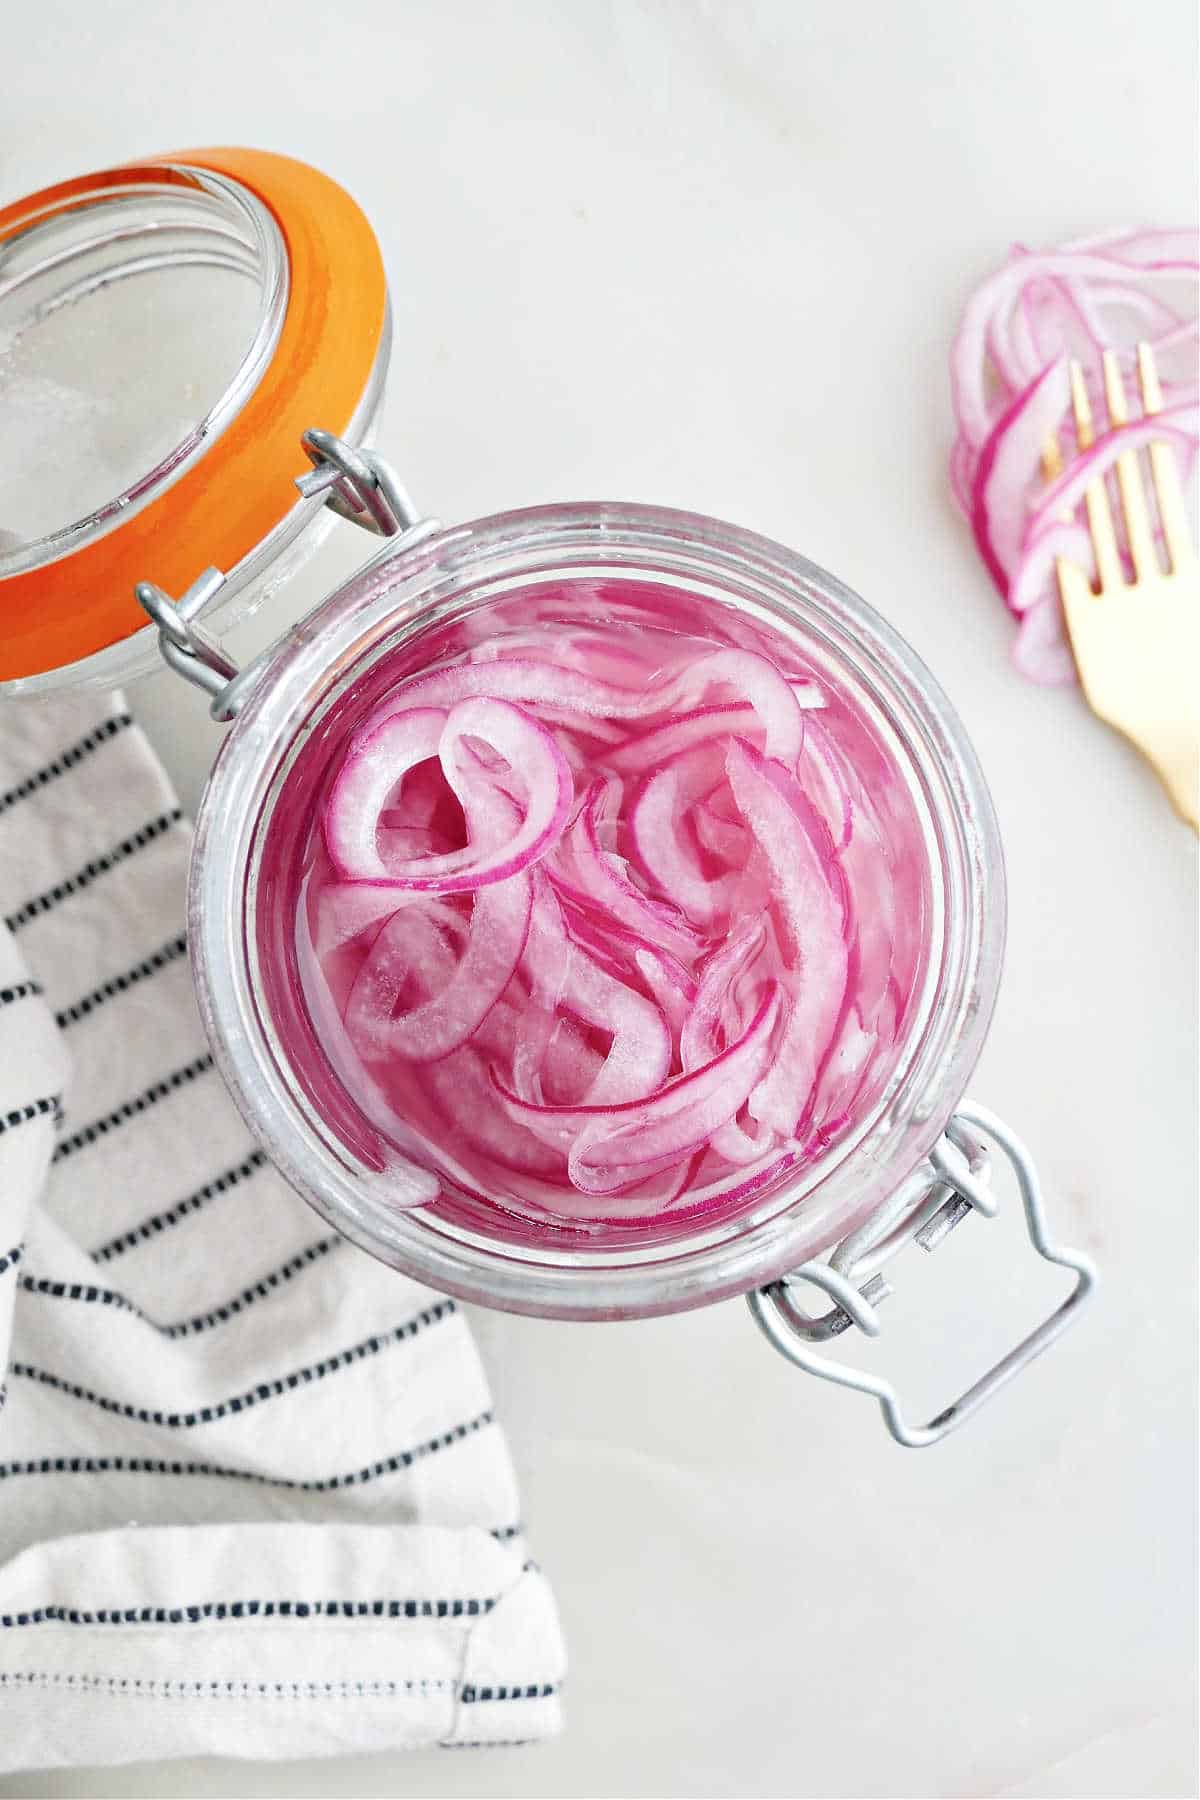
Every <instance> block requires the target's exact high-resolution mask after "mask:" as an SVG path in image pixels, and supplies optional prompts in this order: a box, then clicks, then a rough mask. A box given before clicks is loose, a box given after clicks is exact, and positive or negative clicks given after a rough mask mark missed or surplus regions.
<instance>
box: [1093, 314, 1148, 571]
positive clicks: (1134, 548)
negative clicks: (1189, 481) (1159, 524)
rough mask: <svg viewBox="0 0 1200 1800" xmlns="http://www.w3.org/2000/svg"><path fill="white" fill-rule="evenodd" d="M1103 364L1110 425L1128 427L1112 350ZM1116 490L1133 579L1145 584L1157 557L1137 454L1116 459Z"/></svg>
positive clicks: (1128, 453)
mask: <svg viewBox="0 0 1200 1800" xmlns="http://www.w3.org/2000/svg"><path fill="white" fill-rule="evenodd" d="M1103 362H1104V394H1105V398H1106V400H1107V401H1108V419H1109V423H1110V425H1127V424H1128V422H1129V408H1128V406H1127V404H1126V401H1125V386H1124V383H1123V382H1122V380H1121V365H1120V364H1119V363H1118V361H1117V358H1116V354H1115V352H1113V351H1112V350H1106V351H1105V352H1104V357H1103ZM1117 486H1118V487H1119V488H1120V490H1121V510H1122V512H1123V513H1124V514H1125V532H1126V535H1127V537H1128V539H1129V554H1130V556H1131V557H1132V558H1133V572H1134V576H1135V577H1136V579H1137V580H1138V581H1148V580H1149V579H1150V577H1151V576H1153V575H1157V574H1158V572H1159V570H1158V557H1157V555H1156V554H1155V550H1154V533H1153V532H1152V531H1151V529H1150V513H1149V510H1148V509H1147V506H1146V490H1145V488H1144V487H1143V486H1142V471H1141V469H1140V468H1139V467H1138V459H1137V451H1136V450H1124V451H1122V453H1121V455H1120V456H1118V458H1117Z"/></svg>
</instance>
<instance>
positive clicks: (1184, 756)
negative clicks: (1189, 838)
mask: <svg viewBox="0 0 1200 1800" xmlns="http://www.w3.org/2000/svg"><path fill="white" fill-rule="evenodd" d="M1135 742H1136V743H1137V747H1138V749H1139V750H1141V751H1142V753H1143V754H1144V755H1145V756H1146V757H1148V759H1149V760H1150V761H1151V762H1152V763H1153V764H1154V767H1155V768H1156V769H1157V771H1158V773H1159V775H1160V777H1161V779H1162V784H1163V786H1164V787H1165V788H1166V790H1167V792H1168V794H1169V795H1170V796H1171V804H1172V805H1173V806H1174V808H1175V811H1176V812H1177V813H1178V814H1179V816H1180V818H1181V819H1186V820H1187V822H1188V824H1189V825H1190V826H1191V827H1192V830H1193V831H1200V742H1198V741H1197V733H1196V731H1195V730H1194V729H1192V728H1189V726H1187V725H1186V724H1184V725H1176V726H1174V727H1172V726H1171V724H1170V723H1169V722H1168V721H1165V720H1162V721H1157V720H1156V721H1155V722H1154V723H1153V724H1151V725H1147V724H1142V725H1140V726H1139V729H1138V736H1137V738H1136V740H1135Z"/></svg>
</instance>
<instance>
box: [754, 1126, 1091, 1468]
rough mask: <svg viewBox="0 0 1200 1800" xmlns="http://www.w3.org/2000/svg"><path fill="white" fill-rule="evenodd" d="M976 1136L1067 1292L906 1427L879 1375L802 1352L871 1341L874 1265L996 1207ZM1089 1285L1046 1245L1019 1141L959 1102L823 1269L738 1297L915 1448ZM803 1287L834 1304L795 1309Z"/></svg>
mask: <svg viewBox="0 0 1200 1800" xmlns="http://www.w3.org/2000/svg"><path fill="white" fill-rule="evenodd" d="M977 1132H981V1133H982V1134H983V1136H984V1138H986V1139H990V1140H991V1141H992V1142H993V1143H995V1144H996V1145H997V1146H998V1147H999V1148H1000V1149H1001V1150H1002V1151H1003V1152H1004V1155H1005V1156H1006V1158H1007V1159H1008V1162H1009V1163H1010V1164H1011V1166H1012V1169H1013V1172H1014V1174H1015V1176H1016V1180H1017V1187H1018V1190H1019V1192H1020V1196H1021V1204H1022V1208H1023V1211H1024V1216H1025V1228H1026V1231H1027V1233H1028V1236H1029V1241H1030V1243H1031V1244H1032V1245H1033V1248H1034V1249H1035V1250H1036V1251H1037V1253H1038V1255H1039V1256H1041V1257H1043V1258H1044V1259H1045V1260H1046V1261H1047V1262H1051V1263H1057V1264H1058V1265H1060V1266H1061V1267H1062V1268H1064V1269H1072V1270H1074V1272H1075V1277H1076V1279H1075V1285H1074V1287H1073V1288H1072V1289H1071V1292H1070V1293H1069V1294H1068V1295H1067V1297H1066V1299H1065V1300H1064V1301H1063V1302H1062V1304H1061V1305H1060V1306H1059V1307H1058V1308H1057V1309H1056V1311H1054V1312H1053V1313H1051V1314H1050V1316H1049V1317H1048V1318H1046V1319H1043V1321H1042V1323H1041V1324H1040V1325H1038V1326H1037V1327H1036V1328H1035V1329H1034V1330H1033V1331H1031V1332H1030V1333H1029V1335H1028V1337H1025V1338H1023V1339H1022V1340H1021V1342H1020V1343H1019V1344H1017V1345H1015V1346H1014V1348H1013V1349H1012V1350H1010V1351H1009V1352H1008V1354H1007V1355H1006V1356H1003V1357H1001V1359H1000V1361H999V1362H998V1363H996V1364H995V1365H994V1367H992V1368H991V1369H989V1370H988V1371H987V1373H986V1374H984V1375H982V1376H981V1377H980V1378H979V1380H978V1381H976V1382H975V1383H973V1385H972V1386H971V1387H969V1388H967V1390H966V1391H965V1393H962V1394H960V1395H959V1397H958V1399H957V1400H954V1401H952V1402H951V1404H950V1405H949V1406H947V1407H945V1408H944V1409H943V1411H942V1412H940V1413H938V1414H937V1415H936V1417H934V1418H932V1419H930V1420H929V1422H928V1424H925V1425H913V1424H910V1423H909V1422H908V1420H907V1419H906V1418H905V1417H904V1414H903V1413H902V1411H901V1408H900V1402H899V1399H898V1397H897V1394H896V1390H895V1388H894V1387H893V1385H892V1383H891V1382H890V1381H888V1380H887V1379H886V1378H885V1377H884V1376H881V1375H873V1374H871V1373H870V1371H868V1370H865V1369H855V1368H852V1367H851V1366H850V1365H849V1364H848V1363H840V1362H834V1361H832V1360H831V1359H830V1358H829V1357H826V1356H821V1355H818V1354H817V1352H816V1351H814V1350H811V1349H809V1348H808V1346H809V1344H811V1343H819V1342H822V1341H825V1340H827V1339H829V1338H831V1337H834V1336H836V1335H837V1334H838V1333H840V1332H842V1331H845V1330H848V1329H849V1328H850V1326H851V1325H856V1326H857V1327H858V1329H859V1330H860V1331H862V1332H863V1333H864V1334H865V1335H866V1336H867V1337H878V1336H879V1332H880V1324H879V1317H878V1314H877V1313H876V1311H875V1308H876V1306H877V1305H878V1304H879V1303H880V1301H881V1300H884V1299H886V1298H887V1296H888V1294H890V1292H891V1289H890V1288H889V1286H888V1284H887V1282H886V1281H884V1279H883V1277H882V1276H881V1275H880V1274H879V1273H878V1265H879V1263H880V1262H881V1261H882V1260H885V1259H886V1258H887V1257H889V1256H891V1255H893V1254H894V1253H895V1251H896V1250H897V1249H899V1248H900V1247H901V1245H902V1244H904V1243H907V1242H909V1241H911V1240H914V1239H915V1241H916V1242H918V1243H919V1244H920V1245H921V1246H922V1248H923V1249H925V1250H933V1249H936V1247H937V1245H938V1244H940V1243H942V1242H943V1241H944V1239H945V1238H946V1236H947V1235H948V1234H949V1232H950V1231H952V1230H953V1229H954V1227H955V1226H956V1225H958V1224H959V1223H961V1221H962V1220H963V1219H964V1218H966V1217H967V1216H968V1214H970V1213H972V1212H977V1213H981V1214H982V1215H983V1216H984V1217H985V1218H990V1217H992V1216H993V1215H994V1214H995V1212H996V1211H997V1200H996V1197H995V1195H994V1194H993V1193H992V1191H991V1190H990V1188H989V1187H988V1185H987V1174H988V1167H987V1153H986V1150H985V1148H984V1146H983V1144H981V1143H980V1142H979V1140H978V1138H977V1137H976V1135H975V1134H976V1133H977ZM931 1172H932V1179H931ZM864 1277H865V1278H866V1279H865V1280H864ZM1096 1280H1097V1277H1096V1271H1095V1268H1094V1266H1093V1264H1092V1263H1091V1261H1090V1260H1089V1259H1088V1258H1087V1257H1086V1256H1081V1255H1080V1254H1079V1252H1078V1251H1075V1250H1067V1249H1063V1248H1061V1247H1060V1246H1059V1245H1057V1244H1054V1243H1052V1242H1051V1240H1050V1237H1049V1235H1048V1233H1047V1229H1046V1216H1045V1209H1044V1207H1043V1204H1042V1192H1041V1184H1040V1182H1039V1180H1038V1175H1037V1170H1036V1168H1035V1166H1034V1163H1033V1159H1032V1157H1031V1156H1030V1154H1029V1152H1028V1150H1027V1149H1026V1148H1025V1146H1024V1144H1023V1143H1022V1142H1021V1140H1020V1138H1018V1137H1017V1135H1016V1133H1015V1132H1013V1131H1011V1130H1010V1129H1009V1127H1008V1126H1007V1125H1005V1124H1004V1122H1003V1121H1002V1120H1001V1119H998V1118H997V1117H996V1115H995V1114H994V1113H991V1112H988V1111H987V1110H986V1108H984V1107H982V1106H977V1105H976V1104H975V1103H974V1102H973V1101H970V1100H964V1101H962V1102H961V1103H960V1105H959V1108H958V1111H957V1112H956V1114H955V1116H954V1118H953V1119H952V1120H951V1122H950V1124H949V1126H948V1127H947V1129H946V1132H945V1134H944V1135H943V1136H942V1138H941V1139H940V1140H939V1141H938V1143H937V1144H936V1145H935V1146H934V1148H933V1150H932V1151H931V1152H930V1155H929V1163H928V1165H927V1166H926V1167H924V1168H922V1169H919V1170H917V1171H916V1173H915V1174H914V1175H913V1176H912V1177H911V1178H910V1179H909V1181H908V1182H906V1183H904V1185H903V1186H902V1187H901V1188H900V1189H898V1190H897V1192H896V1194H895V1195H893V1196H892V1198H891V1199H890V1200H888V1201H886V1202H885V1203H884V1205H883V1206H882V1207H880V1209H879V1210H878V1211H877V1212H876V1213H875V1214H874V1215H873V1217H872V1218H871V1219H870V1220H868V1221H867V1224H866V1225H864V1226H862V1227H860V1228H859V1230H858V1231H857V1232H853V1233H851V1234H850V1236H849V1237H847V1238H845V1239H844V1240H843V1242H842V1243H841V1244H839V1245H838V1247H837V1249H836V1250H835V1251H834V1252H833V1254H832V1255H831V1256H830V1258H829V1260H828V1261H827V1262H821V1261H813V1262H807V1263H804V1264H802V1265H801V1267H800V1268H798V1269H795V1270H793V1271H792V1273H791V1274H790V1275H786V1276H785V1277H784V1278H783V1280H781V1281H774V1282H771V1283H770V1284H769V1286H767V1287H763V1288H759V1289H757V1290H756V1291H755V1292H753V1293H751V1294H748V1295H747V1296H746V1299H747V1303H748V1305H749V1307H750V1311H751V1313H752V1315H753V1317H754V1320H755V1322H756V1324H757V1325H758V1326H759V1327H760V1329H761V1330H762V1331H763V1332H764V1334H765V1335H766V1337H767V1338H768V1339H769V1340H770V1342H771V1343H772V1344H773V1345H774V1346H775V1348H776V1350H778V1351H779V1352H780V1354H781V1355H782V1356H786V1357H787V1359H788V1361H789V1362H793V1363H795V1364H796V1366H797V1367H798V1368H801V1369H805V1370H806V1371H807V1372H808V1373H809V1374H810V1375H817V1376H819V1377H820V1379H821V1380H822V1381H833V1382H837V1383H838V1384H839V1386H842V1387H848V1388H856V1389H857V1390H858V1391H859V1392H860V1393H864V1394H873V1395H874V1397H875V1399H876V1400H878V1402H879V1407H880V1411H881V1412H882V1413H883V1418H884V1423H885V1424H886V1425H887V1428H888V1430H889V1431H890V1432H891V1434H892V1436H893V1437H894V1438H895V1440H896V1442H897V1443H898V1444H903V1445H905V1446H906V1448H908V1449H912V1450H919V1449H923V1448H924V1447H925V1446H926V1445H928V1444H936V1443H938V1442H939V1441H940V1439H942V1438H944V1437H946V1436H947V1435H948V1434H949V1433H950V1432H951V1431H953V1430H955V1429H956V1428H957V1427H958V1426H959V1425H961V1424H962V1423H963V1421H964V1420H965V1419H967V1418H969V1417H970V1415H971V1414H972V1413H973V1412H975V1411H976V1410H977V1409H978V1408H979V1407H980V1406H982V1405H983V1404H984V1402H985V1401H986V1400H990V1399H991V1397H992V1395H993V1394H995V1393H997V1392H998V1391H999V1389H1000V1388H1001V1387H1003V1386H1004V1384H1005V1382H1007V1381H1011V1379H1012V1377H1013V1376H1014V1375H1016V1374H1017V1373H1018V1372H1019V1371H1020V1370H1021V1369H1023V1368H1024V1367H1025V1366H1026V1364H1027V1363H1031V1362H1032V1361H1033V1359H1034V1357H1035V1356H1040V1355H1041V1353H1042V1351H1043V1350H1047V1349H1049V1347H1050V1345H1051V1344H1052V1343H1053V1342H1054V1340H1055V1339H1056V1338H1057V1337H1059V1336H1060V1335H1061V1333H1062V1332H1064V1331H1065V1330H1066V1329H1067V1327H1068V1325H1070V1324H1072V1323H1073V1322H1074V1320H1075V1318H1076V1317H1077V1316H1078V1313H1079V1310H1080V1308H1081V1307H1082V1306H1083V1304H1084V1302H1085V1301H1086V1300H1087V1299H1088V1297H1089V1296H1090V1295H1091V1293H1092V1292H1093V1290H1094V1288H1095V1286H1096ZM805 1282H807V1283H808V1284H809V1285H810V1286H812V1287H815V1288H817V1289H819V1290H820V1291H821V1292H823V1293H824V1294H826V1295H827V1296H828V1297H829V1298H830V1299H831V1300H832V1301H833V1302H834V1306H833V1309H832V1310H831V1311H829V1312H826V1313H824V1314H822V1315H821V1316H819V1317H816V1318H814V1317H813V1316H811V1315H810V1314H808V1313H806V1312H805V1311H804V1309H803V1308H802V1307H800V1306H799V1305H798V1304H797V1302H796V1299H795V1295H794V1292H793V1290H794V1289H795V1288H796V1287H798V1286H799V1285H800V1284H802V1283H805ZM859 1282H862V1286H861V1287H860V1286H859V1285H858V1283H859Z"/></svg>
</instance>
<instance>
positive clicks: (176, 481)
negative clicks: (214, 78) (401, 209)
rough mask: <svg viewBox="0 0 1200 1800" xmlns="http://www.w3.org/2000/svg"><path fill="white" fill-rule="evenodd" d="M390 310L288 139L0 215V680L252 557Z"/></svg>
mask: <svg viewBox="0 0 1200 1800" xmlns="http://www.w3.org/2000/svg"><path fill="white" fill-rule="evenodd" d="M386 317H387V293H386V284H385V281H384V276H383V269H382V262H381V259H380V255H379V249H378V245H377V244H376V242H375V238H374V235H373V233H372V231H371V228H370V226H369V224H368V222H367V220H366V219H365V217H364V215H363V214H362V213H361V211H360V210H359V208H358V207H357V206H356V205H355V203H354V201H352V200H351V199H350V197H349V196H348V195H347V194H345V193H344V192H343V191H342V189H340V188H339V187H337V186H336V185H335V184H334V183H333V182H332V181H330V180H329V179H328V177H326V176H324V175H322V174H320V173H319V172H318V171H317V170H315V169H311V168H309V167H307V165H305V164H303V163H298V162H295V161H293V160H292V159H290V158H287V157H280V156H274V155H270V154H267V153H265V152H260V151H246V150H215V151H190V152H185V153H182V154H181V155H180V156H179V157H170V158H164V159H163V160H161V161H155V162H153V163H145V164H138V165H133V166H130V167H127V168H122V169H115V170H107V171H103V172H101V173H98V174H95V175H90V176H85V177H83V178H81V179H79V180H76V181H71V182H66V183H63V184H61V185H60V186H58V187H56V188H51V189H46V190H44V191H42V192H41V193H39V194H35V195H32V196H30V197H29V198H27V199H25V200H22V201H18V202H17V203H16V204H14V205H13V206H10V207H8V208H7V209H6V210H4V211H0V398H2V400H3V404H4V412H5V420H6V432H5V443H4V448H3V451H2V452H0V680H13V679H18V680H19V679H21V678H24V677H34V676H37V675H40V674H42V673H43V672H45V671H47V670H52V669H56V668H60V667H62V666H63V665H64V664H71V663H74V662H76V661H77V660H79V659H81V658H83V657H86V656H89V655H91V654H93V653H95V652H96V651H99V650H101V649H103V648H104V647H105V646H107V645H110V644H112V643H114V642H117V641H119V640H120V639H122V638H124V637H127V636H129V635H130V634H131V633H133V632H135V631H137V630H139V629H140V628H142V627H143V626H144V625H145V618H144V615H143V614H142V613H141V611H140V609H139V607H138V604H137V601H136V599H135V597H134V592H133V590H134V586H135V584H136V583H137V582H138V581H153V582H155V583H157V584H158V585H160V586H161V587H163V588H164V589H166V590H167V591H168V592H182V591H183V590H184V589H186V588H187V587H188V586H189V585H190V584H191V583H192V582H193V581H194V580H195V579H196V577H197V576H198V575H199V574H200V573H201V571H202V570H204V569H205V568H207V567H209V566H216V567H218V568H220V569H221V570H222V571H230V570H233V569H234V568H236V566H237V565H238V564H239V563H241V562H242V561H243V560H244V559H245V558H247V557H248V556H250V555H251V554H252V553H253V552H254V551H255V549H256V547H257V546H259V545H260V544H261V543H262V542H263V540H264V539H266V538H267V537H269V536H270V534H271V533H272V532H273V531H275V530H276V529H277V528H278V527H279V526H280V524H281V522H282V521H283V520H284V519H285V518H287V516H288V515H289V514H290V513H292V512H293V511H294V510H295V509H296V508H297V505H298V501H297V495H296V492H295V488H294V486H293V477H294V476H295V475H296V474H297V473H298V472H299V469H300V468H302V467H303V459H302V456H301V455H300V452H299V440H300V435H301V433H302V432H303V431H304V430H305V429H307V428H308V427H309V426H312V425H314V424H320V425H322V426H326V427H328V428H329V429H331V430H334V431H342V430H347V429H349V428H350V426H351V422H352V420H353V419H354V417H355V415H356V413H357V411H358V409H359V408H360V405H361V403H362V401H363V398H364V395H365V394H366V392H367V390H368V388H369V386H370V385H371V382H372V376H373V374H374V373H375V371H376V363H377V358H378V356H379V352H380V350H381V347H382V346H383V345H384V342H385V338H386Z"/></svg>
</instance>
